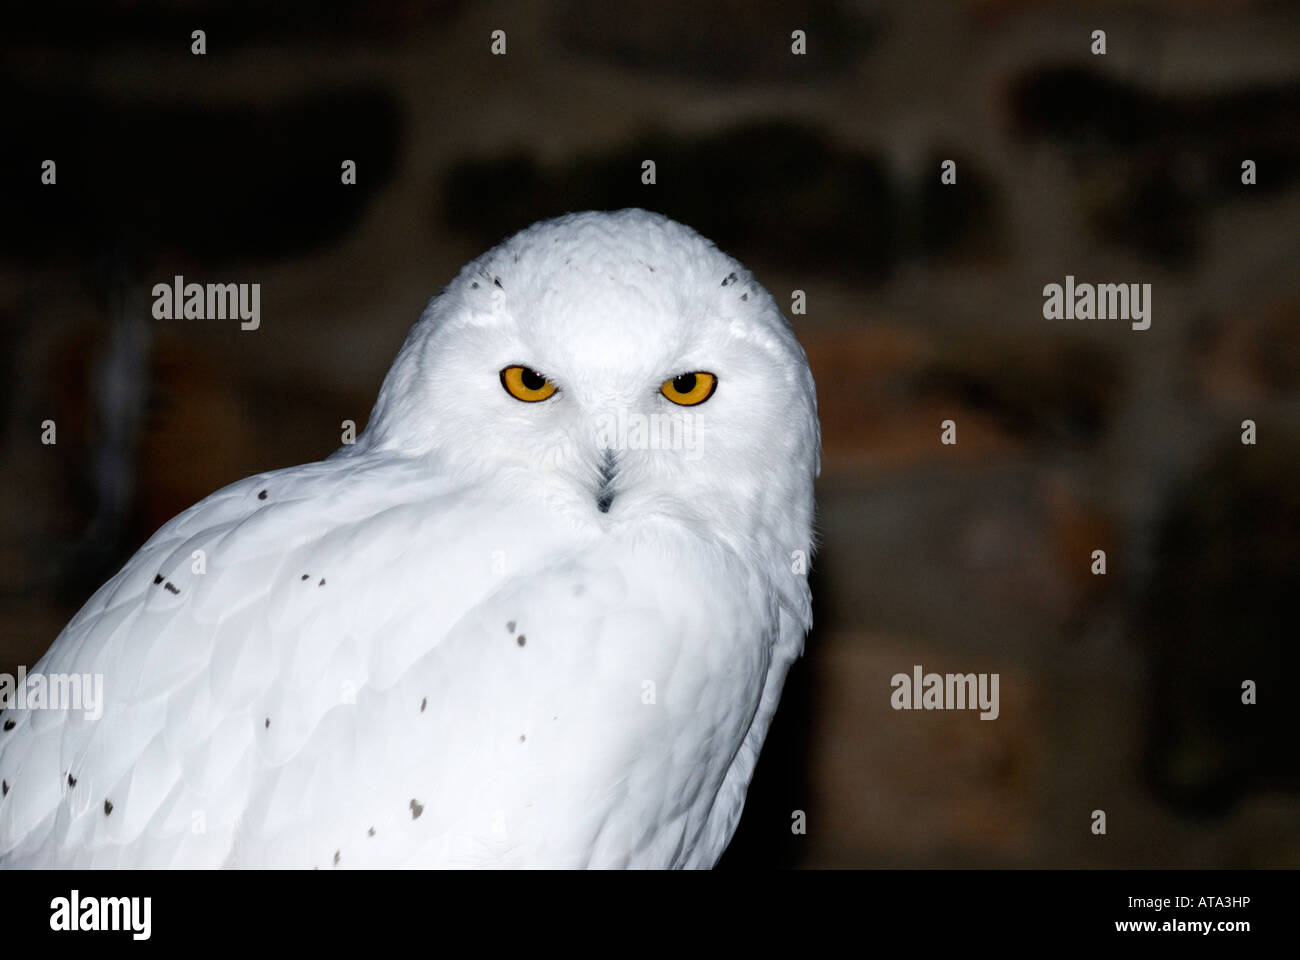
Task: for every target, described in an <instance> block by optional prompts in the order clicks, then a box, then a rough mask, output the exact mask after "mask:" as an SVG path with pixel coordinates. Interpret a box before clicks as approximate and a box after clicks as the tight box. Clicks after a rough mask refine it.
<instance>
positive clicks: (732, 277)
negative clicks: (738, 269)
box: [722, 273, 736, 287]
mask: <svg viewBox="0 0 1300 960" xmlns="http://www.w3.org/2000/svg"><path fill="white" fill-rule="evenodd" d="M735 282H736V275H735V274H734V273H729V274H727V276H726V279H725V280H723V281H722V285H723V286H724V287H725V286H727V284H729V283H735Z"/></svg>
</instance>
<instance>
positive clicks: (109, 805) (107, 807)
mask: <svg viewBox="0 0 1300 960" xmlns="http://www.w3.org/2000/svg"><path fill="white" fill-rule="evenodd" d="M112 812H113V801H112V800H105V801H104V816H108V815H109V814H110V813H112Z"/></svg>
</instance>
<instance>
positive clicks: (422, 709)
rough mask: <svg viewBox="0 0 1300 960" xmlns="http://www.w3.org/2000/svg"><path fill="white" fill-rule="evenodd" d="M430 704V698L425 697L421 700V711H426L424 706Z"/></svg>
mask: <svg viewBox="0 0 1300 960" xmlns="http://www.w3.org/2000/svg"><path fill="white" fill-rule="evenodd" d="M428 705H429V698H428V697H425V698H424V699H423V700H421V701H420V712H421V713H424V708H425V707H427V706H428Z"/></svg>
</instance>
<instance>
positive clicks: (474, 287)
mask: <svg viewBox="0 0 1300 960" xmlns="http://www.w3.org/2000/svg"><path fill="white" fill-rule="evenodd" d="M469 286H470V289H471V290H477V289H478V281H477V280H472V281H470V285H469Z"/></svg>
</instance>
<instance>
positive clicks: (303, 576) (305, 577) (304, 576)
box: [302, 573, 311, 580]
mask: <svg viewBox="0 0 1300 960" xmlns="http://www.w3.org/2000/svg"><path fill="white" fill-rule="evenodd" d="M310 576H311V574H310V573H304V574H303V575H302V578H303V579H304V580H306V579H307V578H308V577H310Z"/></svg>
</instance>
